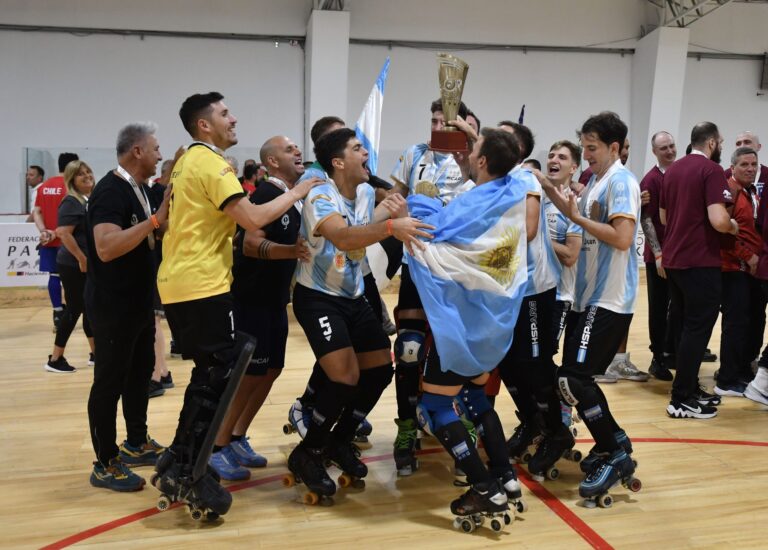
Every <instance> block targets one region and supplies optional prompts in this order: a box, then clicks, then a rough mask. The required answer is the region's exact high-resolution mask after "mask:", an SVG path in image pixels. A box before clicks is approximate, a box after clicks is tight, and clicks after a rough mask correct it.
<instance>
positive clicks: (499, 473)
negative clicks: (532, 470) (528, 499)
mask: <svg viewBox="0 0 768 550" xmlns="http://www.w3.org/2000/svg"><path fill="white" fill-rule="evenodd" d="M491 475H492V476H493V477H495V478H496V479H498V480H499V483H501V485H502V487H503V488H504V490H505V491H506V493H507V498H508V499H509V502H511V503H512V507H513V508H514V510H515V511H516V512H517V513H518V514H522V513H523V512H527V511H528V505H527V504H526V503H525V501H524V500H523V489H522V487H521V486H520V482H519V481H518V480H517V474H515V470H514V468H512V467H508V468H502V469H491Z"/></svg>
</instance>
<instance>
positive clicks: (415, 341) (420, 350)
mask: <svg viewBox="0 0 768 550" xmlns="http://www.w3.org/2000/svg"><path fill="white" fill-rule="evenodd" d="M422 323H423V321H422ZM425 341H426V333H424V332H421V331H418V330H413V329H403V330H401V331H400V332H398V334H397V339H396V340H395V360H396V361H397V362H398V364H402V365H407V366H409V367H415V366H417V365H419V364H420V363H423V362H424V358H425V357H426V351H427V349H426V346H425V345H424V342H425Z"/></svg>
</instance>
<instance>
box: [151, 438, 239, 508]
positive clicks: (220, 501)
mask: <svg viewBox="0 0 768 550" xmlns="http://www.w3.org/2000/svg"><path fill="white" fill-rule="evenodd" d="M150 482H151V483H152V485H154V486H155V488H157V490H159V491H160V497H159V498H158V500H157V509H158V510H160V511H161V512H162V511H165V510H167V509H168V508H170V507H171V504H173V503H175V502H181V503H184V504H186V505H187V508H188V509H189V513H190V515H191V516H192V519H194V520H195V521H200V520H202V519H203V518H205V519H207V520H209V521H213V520H216V519H218V518H219V516H223V515H224V514H226V513H227V512H228V511H229V508H230V507H231V506H232V495H231V494H230V493H229V492H228V491H227V490H226V489H224V488H223V487H222V486H221V485H220V484H219V479H218V476H217V475H216V473H215V472H213V471H211V470H208V471H207V472H206V473H205V474H204V475H203V476H202V477H201V478H200V479H198V480H197V481H196V482H195V481H193V476H192V469H191V467H190V466H183V465H181V464H178V463H176V460H175V458H174V456H173V455H172V454H171V453H170V452H165V453H163V454H162V455H161V456H160V458H159V459H158V462H157V470H156V472H155V473H154V474H153V475H152V478H151V480H150Z"/></svg>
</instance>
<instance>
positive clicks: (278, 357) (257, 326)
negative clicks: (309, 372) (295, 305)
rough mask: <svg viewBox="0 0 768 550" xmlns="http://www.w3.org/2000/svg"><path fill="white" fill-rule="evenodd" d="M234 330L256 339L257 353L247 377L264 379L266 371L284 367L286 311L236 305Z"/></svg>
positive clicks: (286, 328)
mask: <svg viewBox="0 0 768 550" xmlns="http://www.w3.org/2000/svg"><path fill="white" fill-rule="evenodd" d="M234 312H235V330H238V331H242V332H245V333H246V334H250V335H251V336H253V337H254V338H256V351H254V352H253V358H252V359H251V364H250V365H248V370H246V371H245V374H249V375H251V376H264V375H265V374H267V369H282V368H283V367H284V366H285V345H286V342H287V341H288V313H287V312H286V310H285V308H284V307H283V308H279V307H278V308H270V307H260V306H250V305H247V304H242V303H240V302H235V310H234Z"/></svg>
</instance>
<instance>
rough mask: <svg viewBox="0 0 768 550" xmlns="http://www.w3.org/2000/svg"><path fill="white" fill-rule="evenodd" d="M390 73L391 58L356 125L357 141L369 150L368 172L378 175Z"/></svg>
mask: <svg viewBox="0 0 768 550" xmlns="http://www.w3.org/2000/svg"><path fill="white" fill-rule="evenodd" d="M388 73H389V58H387V60H386V61H385V62H384V66H383V67H382V68H381V72H380V73H379V78H377V79H376V83H375V84H374V85H373V89H372V90H371V95H369V96H368V101H366V102H365V107H363V112H362V113H360V118H358V119H357V124H355V134H357V139H359V140H360V141H361V142H362V143H363V147H365V148H366V149H368V170H370V172H371V174H373V175H374V176H375V175H376V170H377V169H378V167H379V137H380V135H381V108H382V106H383V105H384V85H385V84H386V83H387V74H388Z"/></svg>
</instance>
